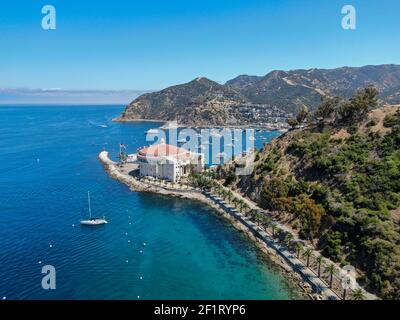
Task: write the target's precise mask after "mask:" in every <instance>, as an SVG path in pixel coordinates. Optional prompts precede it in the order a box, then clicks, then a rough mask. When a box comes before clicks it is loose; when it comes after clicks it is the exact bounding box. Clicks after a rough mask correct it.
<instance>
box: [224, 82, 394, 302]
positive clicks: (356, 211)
mask: <svg viewBox="0 0 400 320" xmlns="http://www.w3.org/2000/svg"><path fill="white" fill-rule="evenodd" d="M375 94H376V93H375V92H374V91H373V90H372V89H366V90H364V91H360V92H359V93H357V94H356V95H355V96H354V97H353V98H351V99H350V100H348V101H340V100H335V99H331V100H326V101H325V102H324V103H323V104H322V105H321V107H320V108H319V109H318V112H317V114H316V115H315V116H314V117H313V118H311V119H310V118H309V121H308V124H306V127H305V128H303V129H293V130H291V131H289V132H288V133H286V134H285V135H283V136H281V137H279V138H278V139H275V140H273V141H272V142H271V143H269V144H267V145H265V147H264V148H263V150H261V151H259V152H257V153H256V163H255V170H254V171H253V174H252V175H251V176H245V177H235V176H234V175H232V172H233V170H234V163H233V164H229V165H227V166H226V167H224V168H223V169H222V172H221V178H222V179H225V183H227V184H230V185H231V187H232V188H237V189H239V191H241V192H242V193H244V194H246V195H247V196H248V197H249V198H251V199H252V200H254V201H256V202H257V203H258V204H259V205H260V206H262V207H263V208H266V209H269V210H270V211H271V212H272V213H273V215H274V216H275V218H276V219H278V220H280V221H282V222H284V223H286V224H287V225H288V226H291V228H292V229H293V230H295V232H298V234H299V236H300V237H302V238H303V239H306V240H309V241H310V242H311V243H313V244H314V245H315V246H316V247H317V248H318V249H319V250H321V252H322V253H323V255H325V256H327V257H329V258H331V259H333V260H335V261H337V262H340V263H342V264H343V265H345V264H349V263H350V264H352V265H353V266H355V267H356V268H357V269H358V270H359V273H360V274H361V277H360V279H359V280H360V282H361V283H362V284H364V285H365V287H366V288H368V289H369V290H371V291H373V292H375V293H377V294H378V295H379V296H381V297H384V298H396V299H399V298H400V234H399V221H400V106H386V107H384V108H376V105H377V99H376V96H375Z"/></svg>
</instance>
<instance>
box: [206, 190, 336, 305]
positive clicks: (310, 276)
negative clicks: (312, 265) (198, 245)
mask: <svg viewBox="0 0 400 320" xmlns="http://www.w3.org/2000/svg"><path fill="white" fill-rule="evenodd" d="M204 194H205V195H206V196H207V197H208V198H209V199H211V200H212V201H213V202H214V203H215V204H216V205H218V206H219V207H220V208H222V209H223V210H224V211H225V212H226V213H228V214H230V215H232V216H233V217H234V218H236V219H237V220H239V221H240V222H242V223H243V224H244V225H245V226H246V227H248V228H249V229H250V230H251V231H252V232H253V234H254V235H255V236H257V237H258V238H259V239H261V240H262V241H263V242H264V243H265V245H267V246H268V247H270V248H272V249H274V250H275V251H276V252H277V253H278V254H279V255H280V256H281V257H282V258H284V260H285V261H286V262H287V263H288V264H289V265H290V266H291V267H292V268H293V270H294V271H296V272H298V273H299V274H300V275H301V276H302V278H303V279H304V280H306V281H307V282H308V283H309V284H310V285H311V286H312V287H313V289H314V290H315V291H316V292H318V293H320V294H321V295H322V296H323V297H324V298H325V299H327V300H339V299H341V297H339V296H338V295H337V294H336V293H335V292H334V291H333V290H331V289H330V288H329V287H328V286H327V285H326V284H325V283H324V282H323V281H322V280H321V279H320V278H318V276H317V275H315V273H314V272H313V271H311V270H310V269H309V268H308V267H306V266H305V265H304V264H303V262H302V261H300V260H299V259H298V258H297V257H296V256H295V255H294V254H292V253H291V252H290V251H289V250H288V249H287V248H286V247H285V246H284V245H282V244H280V243H278V241H276V240H275V239H273V238H272V237H271V236H270V235H269V234H267V233H266V232H265V231H264V230H262V229H261V228H260V227H259V226H258V225H256V224H255V223H254V222H252V221H250V219H248V218H247V217H245V216H244V215H243V214H241V213H240V212H239V211H237V210H236V209H235V208H233V207H231V206H230V205H229V204H227V203H226V202H225V201H224V200H223V199H221V198H220V197H218V196H215V195H213V194H211V193H209V192H205V193H204Z"/></svg>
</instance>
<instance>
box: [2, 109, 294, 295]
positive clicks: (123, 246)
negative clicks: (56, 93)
mask: <svg viewBox="0 0 400 320" xmlns="http://www.w3.org/2000/svg"><path fill="white" fill-rule="evenodd" d="M122 110H123V106H0V159H1V161H0V163H1V166H0V299H1V298H3V299H267V300H270V299H291V298H293V297H295V296H296V292H295V290H294V289H293V288H292V287H291V285H290V284H289V283H288V282H287V281H286V280H285V279H284V278H283V277H282V275H281V274H280V273H279V271H278V270H277V269H276V268H275V267H274V266H273V265H272V264H271V263H269V262H268V260H267V259H265V257H264V256H263V255H262V254H260V253H259V250H257V248H256V247H255V245H254V244H252V243H251V242H250V241H249V240H248V239H247V238H246V236H245V235H244V234H242V233H241V232H239V231H237V230H236V229H234V228H233V227H232V226H231V225H230V224H229V223H228V222H226V221H225V220H224V219H222V218H220V217H219V216H218V215H217V214H216V213H215V212H214V211H213V210H212V209H210V208H209V207H207V206H206V205H203V204H200V203H197V202H193V201H189V200H182V199H173V198H167V197H164V196H159V195H151V194H140V193H134V192H132V191H130V190H129V189H128V188H127V187H126V186H125V185H122V184H120V183H119V182H117V181H114V180H113V179H111V178H109V176H108V175H107V173H106V172H105V171H104V170H103V167H102V165H101V164H100V163H99V161H98V159H97V155H98V154H99V152H100V151H102V150H104V149H106V150H107V151H109V152H110V153H111V155H112V156H113V157H116V155H117V153H118V150H119V143H120V142H123V143H125V144H127V148H128V152H129V151H130V152H135V150H136V149H137V148H138V147H140V146H143V145H145V143H146V142H145V135H144V132H145V131H147V130H148V129H150V128H155V127H158V126H159V124H157V123H151V122H138V123H132V124H127V123H124V124H122V123H113V122H112V121H111V119H112V118H114V117H116V116H118V115H119V114H120V113H121V112H122ZM257 135H260V133H257ZM263 135H264V136H266V137H267V139H270V138H272V137H274V136H276V135H277V133H274V132H267V133H263ZM259 140H261V139H257V141H258V142H257V143H258V144H259V145H258V147H259V146H260V143H261V142H259ZM264 141H265V140H264ZM264 141H263V142H264ZM88 191H90V192H91V202H92V211H93V214H94V215H97V216H103V215H104V216H106V219H107V220H108V222H109V224H108V225H105V226H100V227H94V228H93V227H92V228H91V227H83V226H81V225H80V224H79V221H80V220H81V219H82V218H85V217H87V214H88V213H87V212H88V209H87V192H88ZM45 265H52V266H54V268H55V270H56V289H55V290H44V289H43V288H42V285H41V282H42V278H43V276H44V275H43V274H42V273H41V271H42V267H43V266H45Z"/></svg>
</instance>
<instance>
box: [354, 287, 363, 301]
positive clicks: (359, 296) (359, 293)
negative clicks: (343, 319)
mask: <svg viewBox="0 0 400 320" xmlns="http://www.w3.org/2000/svg"><path fill="white" fill-rule="evenodd" d="M352 295H353V299H354V300H364V299H365V292H364V290H363V289H361V288H357V289H354V290H353V291H352Z"/></svg>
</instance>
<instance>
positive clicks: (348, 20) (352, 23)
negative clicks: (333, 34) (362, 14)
mask: <svg viewBox="0 0 400 320" xmlns="http://www.w3.org/2000/svg"><path fill="white" fill-rule="evenodd" d="M342 14H344V17H343V18H342V28H343V29H344V30H356V28H357V13H356V8H355V7H354V6H352V5H349V4H347V5H345V6H343V7H342Z"/></svg>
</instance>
